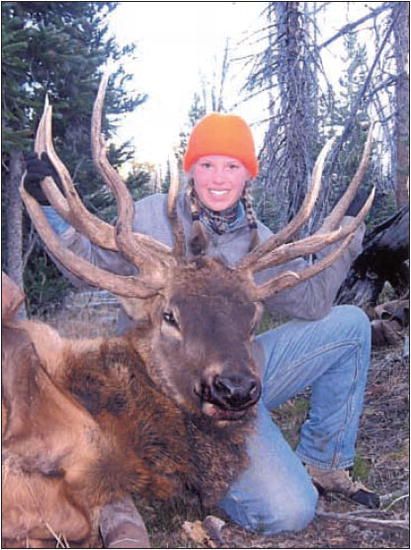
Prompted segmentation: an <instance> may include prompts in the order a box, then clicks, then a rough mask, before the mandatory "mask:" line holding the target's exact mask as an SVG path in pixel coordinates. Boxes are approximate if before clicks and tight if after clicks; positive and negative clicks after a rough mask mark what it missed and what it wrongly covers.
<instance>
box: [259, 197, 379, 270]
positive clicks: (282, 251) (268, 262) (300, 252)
mask: <svg viewBox="0 0 411 550" xmlns="http://www.w3.org/2000/svg"><path fill="white" fill-rule="evenodd" d="M374 195H375V189H372V191H371V193H370V195H369V196H368V198H367V200H366V202H365V203H364V205H363V207H362V208H361V210H360V212H359V213H358V214H357V216H355V218H353V219H352V220H351V221H350V222H348V223H347V224H346V225H344V226H343V227H339V228H338V229H335V230H333V231H328V232H327V233H324V232H323V231H322V227H321V228H320V229H319V230H318V231H316V232H315V233H314V234H313V235H311V236H310V237H306V238H305V239H301V240H299V241H296V242H293V243H288V244H284V245H282V246H279V247H278V248H276V249H274V250H272V251H271V252H270V253H268V254H266V255H265V256H264V257H263V258H260V259H259V260H257V262H255V264H254V265H253V266H252V267H251V271H252V272H253V273H257V272H258V271H261V270H263V269H266V268H268V267H273V266H275V265H281V264H284V263H285V262H289V261H291V260H294V259H295V258H299V257H301V256H304V255H308V254H315V253H316V252H319V251H320V250H322V249H323V248H325V247H326V246H329V245H330V244H334V243H335V242H337V241H340V240H341V239H344V238H345V237H347V236H348V235H350V234H351V233H354V232H355V230H356V229H357V228H358V227H359V226H360V225H361V223H362V222H363V221H364V219H365V217H366V216H367V214H368V212H369V211H370V208H371V206H372V203H373V200H374Z"/></svg>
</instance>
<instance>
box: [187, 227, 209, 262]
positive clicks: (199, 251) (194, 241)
mask: <svg viewBox="0 0 411 550" xmlns="http://www.w3.org/2000/svg"><path fill="white" fill-rule="evenodd" d="M207 247H208V239H207V236H206V234H205V230H204V227H203V225H202V223H201V222H200V220H195V221H194V222H193V227H192V230H191V237H190V241H189V249H190V252H191V254H192V255H193V256H203V255H204V254H205V253H206V250H207Z"/></svg>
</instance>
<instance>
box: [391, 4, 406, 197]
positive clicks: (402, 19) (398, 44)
mask: <svg viewBox="0 0 411 550" xmlns="http://www.w3.org/2000/svg"><path fill="white" fill-rule="evenodd" d="M394 4H395V5H394V6H393V8H392V9H393V16H394V15H395V14H396V12H397V11H399V12H400V13H399V16H398V18H397V20H396V24H395V25H394V37H395V60H396V65H397V74H398V77H397V82H396V86H395V103H396V112H395V128H394V140H395V161H394V162H395V179H396V182H395V184H396V186H395V188H396V200H397V206H398V208H401V207H402V206H405V205H406V204H408V196H409V189H408V185H409V179H408V177H409V170H410V162H409V157H410V146H409V138H410V133H409V117H410V109H409V97H410V77H409V74H408V72H407V67H408V44H409V18H410V5H409V2H395V3H394Z"/></svg>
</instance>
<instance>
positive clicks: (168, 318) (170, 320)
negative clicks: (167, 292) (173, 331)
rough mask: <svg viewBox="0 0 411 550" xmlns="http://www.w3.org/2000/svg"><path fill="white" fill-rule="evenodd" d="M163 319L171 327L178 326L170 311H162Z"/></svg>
mask: <svg viewBox="0 0 411 550" xmlns="http://www.w3.org/2000/svg"><path fill="white" fill-rule="evenodd" d="M163 319H164V321H165V322H166V323H167V324H168V325H170V326H172V327H175V328H178V323H177V321H176V318H175V317H174V315H173V312H172V311H164V312H163Z"/></svg>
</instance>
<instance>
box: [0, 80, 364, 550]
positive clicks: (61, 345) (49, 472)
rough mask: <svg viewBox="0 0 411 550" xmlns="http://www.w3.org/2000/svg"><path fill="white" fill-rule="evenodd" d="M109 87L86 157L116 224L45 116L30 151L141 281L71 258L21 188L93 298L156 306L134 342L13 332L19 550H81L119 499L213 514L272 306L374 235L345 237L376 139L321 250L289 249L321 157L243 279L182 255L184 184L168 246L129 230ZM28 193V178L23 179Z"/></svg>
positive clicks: (13, 506)
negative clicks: (95, 209) (107, 121)
mask: <svg viewBox="0 0 411 550" xmlns="http://www.w3.org/2000/svg"><path fill="white" fill-rule="evenodd" d="M107 79H108V76H107V75H105V76H104V77H103V79H102V81H101V84H100V88H99V91H98V94H97V98H96V101H95V104H94V109H93V116H92V154H93V160H94V162H95V164H96V167H97V169H98V170H99V172H100V173H101V175H102V177H103V179H104V181H105V182H106V184H107V185H108V186H109V188H110V189H111V191H112V192H113V194H114V195H115V198H116V201H117V206H118V221H117V223H116V224H115V226H112V225H110V224H107V223H105V222H103V221H101V220H100V219H98V218H97V217H95V216H93V215H92V214H91V213H89V212H88V211H87V209H86V208H85V207H84V205H83V204H82V202H81V200H80V198H79V196H78V194H77V192H76V190H75V187H74V185H73V182H72V180H71V178H70V175H69V173H68V171H67V169H66V168H65V166H64V165H63V163H62V162H61V161H60V159H59V158H58V156H57V154H56V152H55V150H54V147H53V144H52V135H51V116H52V115H51V107H50V106H49V105H48V103H47V102H46V105H45V108H44V113H43V116H42V118H41V121H40V123H39V127H38V130H37V134H36V141H35V150H36V152H37V153H39V154H40V153H43V152H45V153H47V155H48V157H49V159H50V160H51V162H52V164H53V165H54V167H55V169H56V171H57V173H58V174H59V176H60V179H61V182H62V187H63V190H64V192H63V193H62V192H61V191H60V190H59V188H58V187H57V186H56V185H55V183H54V182H53V180H52V178H46V179H45V181H44V182H42V188H43V190H44V192H45V194H46V196H47V197H48V199H49V201H50V203H51V204H52V206H53V207H54V208H55V209H56V210H57V212H58V213H60V214H61V215H62V216H63V217H64V218H65V219H66V220H67V221H68V222H69V223H70V224H71V225H72V226H73V227H75V228H76V229H77V230H78V231H80V232H81V233H82V234H84V235H85V236H87V237H88V238H89V239H90V240H91V241H92V242H93V243H95V244H97V245H99V246H100V247H103V248H105V249H108V250H112V251H116V252H118V253H120V254H122V255H123V256H124V257H125V258H126V259H127V260H128V261H129V262H130V263H131V264H132V265H134V266H135V267H136V268H137V269H138V273H137V275H130V276H121V275H118V274H115V273H111V272H109V271H105V270H103V269H101V268H99V267H97V266H95V265H92V264H91V263H89V262H87V261H86V260H84V259H82V258H80V257H78V256H76V255H75V254H74V253H73V252H71V251H70V250H67V249H65V248H64V247H62V246H61V244H60V242H59V238H58V237H57V236H56V235H55V234H54V232H53V230H52V229H51V228H50V226H49V225H48V223H47V220H46V218H45V216H44V214H43V212H42V210H41V207H40V206H39V205H38V203H37V202H36V200H35V199H34V198H33V197H32V196H31V195H30V194H28V193H27V191H26V190H25V189H24V185H23V183H22V185H21V189H20V192H21V196H22V199H23V201H24V204H25V206H26V208H27V211H28V213H29V215H30V217H31V219H32V221H33V223H34V225H35V227H36V229H37V232H38V233H39V235H40V236H41V238H42V240H43V241H44V243H45V245H46V247H47V248H48V250H49V252H50V254H52V256H53V257H54V258H56V259H57V260H58V261H59V262H60V263H61V264H62V265H63V266H65V267H66V268H67V269H68V270H69V271H70V272H72V273H73V274H75V275H76V276H77V277H80V278H81V279H83V280H84V281H86V282H87V283H89V284H90V285H92V286H96V287H99V288H103V289H106V290H108V291H110V292H112V293H113V294H115V295H117V296H119V297H120V299H121V300H122V303H123V304H124V306H125V308H126V309H127V311H128V313H129V314H130V315H131V316H133V315H135V316H137V313H136V307H137V305H140V304H141V302H144V303H145V304H146V310H147V312H148V314H147V316H146V317H145V318H144V319H143V320H142V321H140V322H139V323H137V324H136V326H135V327H134V328H132V329H131V330H130V331H129V332H127V333H126V334H124V335H122V336H119V337H112V338H96V339H93V340H87V339H84V340H70V339H64V338H62V337H60V336H59V334H58V333H57V332H56V331H55V330H54V329H52V328H51V327H49V326H47V325H45V324H43V323H40V322H35V321H20V322H15V321H13V320H10V318H8V317H7V318H6V320H5V323H4V334H5V340H4V346H3V359H4V368H5V373H6V376H5V379H4V385H5V388H4V410H5V412H6V422H5V425H4V433H3V448H4V451H5V454H6V461H5V465H4V468H5V475H4V479H3V484H4V485H3V498H4V501H3V536H4V537H5V539H6V541H7V543H8V544H9V546H13V545H15V546H18V545H23V544H24V545H31V546H32V547H42V546H45V547H47V545H50V539H52V538H53V536H52V533H55V534H57V535H58V536H59V537H63V538H64V539H67V540H68V541H69V542H70V543H71V544H74V545H81V546H82V547H87V546H93V545H94V544H95V543H96V540H97V537H98V521H99V514H100V512H101V509H102V507H103V506H104V505H105V504H107V503H110V502H113V501H115V500H116V499H119V498H121V497H122V496H124V495H127V494H129V493H133V494H134V495H135V499H136V501H137V503H138V499H139V498H156V499H163V500H172V499H174V498H177V497H182V496H184V495H186V497H187V498H189V495H197V496H198V497H200V499H201V502H202V504H203V505H204V506H205V507H211V506H214V505H215V504H216V503H218V501H219V499H220V498H221V497H222V496H224V494H225V492H226V491H227V489H228V487H229V486H230V484H231V483H232V481H233V480H234V479H235V478H236V477H237V476H238V475H239V473H240V472H241V471H242V469H243V468H245V467H246V465H247V453H246V447H245V442H246V439H247V436H248V435H249V434H250V433H251V431H252V430H253V426H254V419H255V416H256V412H255V409H256V407H255V405H256V403H257V401H258V399H259V397H260V394H261V382H260V379H259V365H258V364H257V361H256V360H255V353H254V340H253V337H254V334H255V330H256V327H257V325H258V322H259V319H260V314H261V310H262V306H261V304H262V303H263V302H264V299H265V298H267V297H268V296H272V295H273V294H275V293H277V292H280V291H282V290H285V289H287V288H291V287H292V286H295V285H297V284H299V283H300V282H302V281H305V280H307V279H309V278H310V277H312V276H314V275H315V274H317V273H319V272H320V271H321V270H324V269H326V268H327V267H328V266H330V265H331V264H332V263H333V262H334V261H335V259H336V258H337V257H338V255H339V254H341V253H342V252H343V250H345V248H346V247H347V246H348V244H349V242H350V240H351V239H352V238H353V235H354V233H355V231H356V229H357V228H358V226H359V225H360V224H361V223H362V221H363V220H364V218H365V216H366V214H367V212H368V210H369V208H370V206H371V202H372V194H371V195H370V197H369V198H368V200H367V202H366V204H365V205H364V207H363V208H362V209H361V211H360V212H359V214H358V215H357V216H356V217H355V218H353V219H352V220H351V221H350V222H349V223H348V224H347V225H344V226H340V222H341V219H342V217H343V216H344V212H345V210H346V209H347V207H348V205H349V204H350V202H351V200H352V198H353V196H354V194H355V192H356V190H357V188H358V186H359V183H360V181H361V179H362V176H363V174H364V172H365V169H366V166H367V162H368V157H369V152H370V147H371V131H370V132H369V136H368V138H367V143H366V147H365V149H364V153H363V157H362V160H361V163H360V166H359V168H358V171H357V173H356V175H355V176H354V178H353V180H352V182H351V183H350V185H349V187H348V189H347V191H346V193H345V194H344V195H343V197H342V198H341V199H340V201H339V203H338V204H337V206H336V207H335V208H334V209H333V211H332V212H331V213H330V215H329V216H328V217H327V218H326V219H325V221H324V223H323V224H322V226H321V228H320V229H319V230H318V231H317V232H316V233H314V234H313V235H311V236H309V237H306V238H303V239H300V240H298V241H296V242H290V239H291V237H292V236H293V235H294V234H295V233H296V232H297V231H298V229H299V228H301V227H302V225H303V224H304V223H305V222H306V221H307V220H308V218H309V216H310V214H311V211H312V208H313V206H314V203H315V200H316V198H317V195H318V192H319V189H320V184H321V174H322V169H323V164H324V162H325V158H326V156H327V153H328V151H329V150H330V147H331V145H332V142H328V143H327V144H326V146H325V147H324V149H323V150H322V152H321V153H320V155H319V157H318V159H317V162H316V165H315V167H314V171H313V178H312V185H311V189H310V193H309V194H308V195H307V197H306V199H305V200H304V202H303V205H302V207H301V209H300V211H299V212H298V214H297V215H296V217H295V218H294V219H293V220H292V221H291V222H290V223H289V225H287V226H286V227H285V228H284V229H282V230H281V231H280V232H279V233H277V234H275V235H273V236H272V237H271V238H270V239H268V240H267V241H265V242H264V243H262V244H260V245H258V246H257V247H256V248H255V249H254V250H252V251H251V252H250V253H249V254H248V255H247V256H245V257H244V258H243V259H242V260H241V261H240V262H239V263H238V265H236V266H234V267H232V266H227V265H225V264H224V262H223V261H222V260H220V259H218V258H215V257H208V256H206V255H205V254H199V255H194V254H192V253H190V251H187V250H186V245H185V238H184V233H183V229H182V227H181V225H180V223H179V220H178V217H177V215H176V196H177V191H178V189H177V182H176V180H174V181H173V183H172V185H171V188H170V191H169V195H168V214H169V219H170V224H171V227H172V229H173V234H174V246H173V247H172V248H171V247H168V246H166V245H164V244H163V243H161V242H158V241H156V240H154V239H153V238H151V237H149V236H147V235H143V234H138V233H134V232H133V231H132V216H133V202H132V199H131V196H130V194H129V192H128V190H127V188H126V186H125V184H124V183H123V182H122V180H121V179H120V177H119V176H118V174H117V173H116V171H115V170H114V169H113V167H112V166H111V165H110V164H109V162H108V160H107V157H106V153H105V145H104V141H103V139H102V137H101V114H102V108H103V100H104V95H105V88H106V86H107ZM23 181H24V179H23ZM334 243H337V244H336V246H335V247H332V248H331V251H330V252H329V254H327V255H326V256H325V257H324V258H323V259H322V260H320V261H319V262H317V263H314V264H312V265H308V266H307V267H305V268H304V269H303V270H302V271H300V272H294V271H290V270H284V271H283V272H281V273H280V274H278V275H276V276H274V277H271V278H269V279H268V280H265V281H264V282H263V283H261V284H257V283H256V281H255V274H256V273H258V272H261V271H263V270H265V269H267V268H269V267H271V266H276V265H283V264H286V263H287V262H289V261H290V260H292V259H294V258H297V257H300V256H303V255H307V254H312V253H315V252H317V251H319V250H321V249H323V248H324V247H326V246H329V245H331V244H334Z"/></svg>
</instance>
